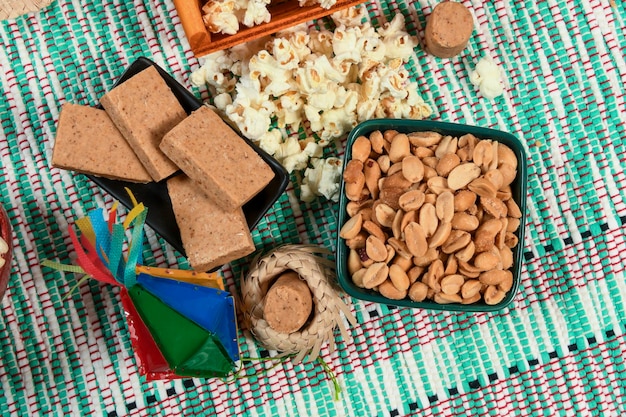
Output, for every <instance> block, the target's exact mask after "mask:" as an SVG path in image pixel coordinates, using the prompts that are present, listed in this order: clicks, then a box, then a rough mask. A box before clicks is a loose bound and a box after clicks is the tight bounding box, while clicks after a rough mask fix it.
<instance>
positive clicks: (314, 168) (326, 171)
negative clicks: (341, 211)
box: [300, 157, 342, 203]
mask: <svg viewBox="0 0 626 417" xmlns="http://www.w3.org/2000/svg"><path fill="white" fill-rule="evenodd" d="M341 164H342V163H341V159H339V158H335V157H329V158H326V159H319V158H315V159H312V160H311V167H310V168H307V169H306V170H305V171H304V179H303V180H302V186H301V188H300V199H301V200H302V201H304V202H305V203H310V202H311V201H313V200H315V198H316V197H317V196H324V197H325V198H327V199H328V200H331V201H339V193H340V188H339V181H340V180H341V172H342V170H341Z"/></svg>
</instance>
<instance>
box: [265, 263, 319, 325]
mask: <svg viewBox="0 0 626 417" xmlns="http://www.w3.org/2000/svg"><path fill="white" fill-rule="evenodd" d="M312 308H313V300H312V297H311V290H310V289H309V285H308V284H307V283H306V281H304V280H302V279H300V276H299V275H298V274H297V273H296V272H294V271H288V272H285V273H283V274H282V275H280V276H279V277H278V279H277V280H276V282H274V285H272V286H271V287H270V289H269V290H268V291H267V294H266V295H265V306H264V309H263V314H264V318H265V320H266V321H267V324H269V326H270V327H271V328H272V329H274V330H276V331H277V332H280V333H293V332H296V331H298V330H299V329H300V328H301V327H302V326H303V325H304V323H306V321H307V320H308V318H309V316H310V315H311V309H312Z"/></svg>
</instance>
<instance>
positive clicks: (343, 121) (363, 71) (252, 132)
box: [192, 0, 432, 198]
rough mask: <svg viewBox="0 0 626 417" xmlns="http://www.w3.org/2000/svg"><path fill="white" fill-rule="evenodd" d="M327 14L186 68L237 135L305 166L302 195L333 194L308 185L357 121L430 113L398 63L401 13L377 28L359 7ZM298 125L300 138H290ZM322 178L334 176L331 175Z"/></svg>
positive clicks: (407, 44) (409, 40) (404, 44)
mask: <svg viewBox="0 0 626 417" xmlns="http://www.w3.org/2000/svg"><path fill="white" fill-rule="evenodd" d="M238 1H246V0H238ZM255 1H258V0H255ZM331 17H332V18H333V20H334V21H335V23H336V30H335V31H334V32H331V31H328V30H317V29H311V30H309V29H308V28H307V26H306V25H298V26H296V27H292V28H290V29H287V30H283V31H280V32H278V33H276V34H275V35H274V36H273V37H270V38H266V39H264V40H260V41H257V42H256V43H250V44H247V47H246V48H245V49H242V48H241V47H235V48H231V49H230V50H225V51H221V52H220V53H214V54H211V55H209V56H207V57H205V62H204V63H203V64H202V66H201V68H200V69H199V70H197V71H196V72H194V73H193V74H192V82H193V83H194V84H195V85H200V84H201V83H202V82H204V83H205V84H206V85H207V86H208V87H209V89H210V90H212V92H213V93H214V94H213V96H214V97H215V99H214V103H215V106H216V107H217V108H218V109H220V111H222V113H223V114H224V115H225V117H226V118H228V119H229V120H230V122H231V123H232V124H233V125H234V126H236V128H237V129H239V130H240V131H241V133H242V134H243V135H244V136H246V137H247V138H249V139H251V140H253V141H255V142H256V143H257V144H258V145H259V146H260V147H261V148H262V149H264V150H265V151H266V152H268V153H269V154H270V155H273V156H274V157H275V158H276V159H277V160H279V161H280V162H281V163H282V164H283V166H285V168H286V169H287V170H288V171H289V172H292V171H295V170H303V169H306V170H307V171H308V170H311V171H308V172H309V177H310V178H309V177H306V175H305V177H306V178H305V180H306V181H305V182H303V184H302V187H303V195H305V196H307V195H308V194H307V193H313V194H314V195H324V196H327V195H328V196H330V195H333V194H332V192H331V191H332V190H331V189H332V187H331V186H330V185H328V184H326V185H324V186H323V187H319V186H318V185H316V184H317V183H318V182H319V181H321V180H320V179H319V178H321V177H319V175H322V172H326V171H324V170H329V169H331V168H332V164H331V165H328V166H326V165H324V164H325V163H326V162H324V161H325V159H323V158H322V154H323V148H324V147H325V146H327V145H328V144H329V143H330V142H331V141H333V140H334V139H337V138H340V137H342V136H343V135H344V134H346V133H347V132H348V131H349V130H351V129H352V128H353V127H354V126H356V125H357V124H358V123H360V122H362V121H365V120H368V119H371V118H373V117H399V118H424V117H428V116H430V114H431V113H432V110H431V108H430V106H428V104H427V103H425V102H424V100H423V99H422V97H421V96H420V95H419V92H418V86H417V83H415V82H412V81H411V80H410V79H409V72H408V71H407V69H406V68H405V67H404V64H405V59H406V58H407V57H408V56H411V54H412V53H413V48H414V47H415V46H416V45H417V40H416V39H415V38H414V37H412V36H409V34H408V33H407V32H406V31H405V29H404V17H403V16H402V15H401V14H397V15H396V16H395V17H394V18H393V19H392V20H391V21H390V22H388V23H386V24H385V25H384V26H383V27H382V28H379V29H375V28H374V27H373V26H372V25H371V23H370V22H369V21H368V19H367V12H366V10H365V8H362V9H361V8H358V7H357V8H351V9H345V10H342V11H339V12H336V13H333V14H332V15H331ZM229 67H230V68H232V71H228V68H229ZM224 94H226V95H229V96H230V100H229V99H228V97H226V96H225V95H224ZM301 129H304V130H305V133H306V135H307V139H305V140H298V139H297V138H296V137H295V135H294V134H295V133H296V132H299V130H301ZM314 160H315V161H316V162H315V164H317V165H312V164H314V162H313V161H314ZM329 164H330V162H329ZM318 170H319V171H318ZM329 172H330V171H329ZM318 177H319V178H318ZM307 178H308V179H307ZM323 178H324V180H323V181H330V179H332V178H334V180H337V181H338V179H337V178H335V176H333V175H330V174H329V173H326V174H324V175H323ZM318 180H319V181H318ZM305 189H306V191H304V190H305ZM320 190H324V191H320ZM327 198H329V197H327Z"/></svg>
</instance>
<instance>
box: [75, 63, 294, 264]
mask: <svg viewBox="0 0 626 417" xmlns="http://www.w3.org/2000/svg"><path fill="white" fill-rule="evenodd" d="M150 66H154V67H155V68H156V69H157V70H158V72H159V74H160V75H161V76H162V77H163V79H164V80H165V82H166V83H167V85H168V86H169V87H170V89H171V90H172V92H173V93H174V95H175V96H176V98H177V99H178V100H179V101H180V104H181V105H182V107H183V109H185V111H186V112H187V114H190V113H192V112H193V111H194V110H196V109H198V108H200V106H203V104H202V102H201V101H200V100H198V99H197V98H196V97H195V96H194V95H193V94H191V93H190V92H189V91H188V90H187V89H186V88H185V87H183V86H182V85H181V84H180V83H178V82H177V81H176V80H175V79H174V78H173V77H172V76H171V75H169V74H168V73H167V72H166V71H165V70H164V69H163V68H161V67H159V66H158V65H157V64H155V63H154V62H152V61H151V60H149V59H147V58H145V57H140V58H138V59H137V60H136V61H134V62H133V63H132V64H131V65H130V66H129V67H128V68H127V69H126V71H124V73H123V74H122V75H121V77H120V78H119V80H118V81H117V83H116V84H115V86H117V85H119V84H121V83H123V82H124V81H126V80H128V79H129V78H131V77H132V76H134V75H135V74H137V73H139V72H141V71H142V70H144V69H146V68H148V67H150ZM242 138H243V139H244V140H245V141H246V142H247V143H248V145H250V147H251V148H252V149H254V151H255V152H256V153H258V154H259V156H260V157H261V158H262V159H263V160H264V161H265V162H266V163H267V164H268V165H269V166H270V167H271V168H272V171H274V178H273V179H272V181H271V182H270V183H269V184H268V185H267V186H266V187H265V188H264V189H263V190H261V191H260V192H259V193H258V194H257V195H256V196H255V197H254V198H252V199H251V200H250V201H248V202H247V203H246V204H245V205H244V206H243V212H244V214H245V216H246V222H247V223H248V227H249V229H250V230H252V229H254V228H255V227H256V225H257V224H258V222H259V221H260V220H261V219H262V218H263V216H265V214H266V213H267V211H268V210H269V209H270V208H271V207H272V206H273V205H274V203H275V202H276V201H277V200H278V198H279V197H280V195H281V194H282V193H283V192H284V191H285V189H286V188H287V185H288V184H289V174H288V173H287V171H286V170H285V169H284V168H283V166H282V165H281V164H280V163H279V162H278V161H277V160H276V159H274V158H273V157H272V156H270V155H269V154H268V153H267V152H265V151H264V150H263V149H261V148H259V147H258V146H257V145H255V144H254V143H253V142H251V141H250V140H248V139H247V138H245V137H243V136H242ZM174 175H177V174H174ZM87 177H88V178H89V179H90V180H91V181H93V182H94V183H96V184H97V185H98V186H100V187H101V188H102V189H103V190H105V191H107V192H108V193H109V194H111V195H112V196H113V197H114V198H115V199H117V200H118V201H120V202H121V203H122V204H123V205H124V206H126V207H127V208H132V206H133V203H132V201H131V199H130V197H129V195H128V193H127V192H126V188H128V189H129V190H130V191H132V193H133V194H134V196H135V198H136V199H137V201H139V202H141V203H143V204H144V205H145V206H146V207H147V208H148V213H147V216H146V223H147V224H148V225H149V226H150V227H152V229H154V231H156V232H157V233H158V234H159V235H161V237H163V239H165V241H167V242H168V243H169V244H170V245H172V247H174V249H176V250H177V251H179V252H180V253H181V254H183V255H185V250H184V248H183V244H182V241H181V237H180V230H179V228H178V225H177V224H176V218H175V217H174V211H173V210H172V202H171V200H170V197H169V194H168V192H167V185H166V182H165V181H166V180H162V181H159V182H150V183H147V184H137V183H132V182H126V181H118V180H111V179H107V178H102V177H97V176H94V175H87ZM198 192H200V190H198Z"/></svg>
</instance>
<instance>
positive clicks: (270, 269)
mask: <svg viewBox="0 0 626 417" xmlns="http://www.w3.org/2000/svg"><path fill="white" fill-rule="evenodd" d="M316 252H318V253H320V252H321V250H320V248H318V247H315V246H312V245H311V246H309V245H285V246H282V247H279V248H277V249H275V250H273V251H271V252H270V253H269V254H266V255H265V256H264V257H262V258H261V259H259V260H257V261H256V262H253V266H252V268H251V269H250V271H249V273H248V275H247V276H246V277H245V279H243V280H242V282H241V301H242V305H241V310H242V312H243V314H244V327H246V328H248V330H250V332H251V333H252V334H253V335H254V337H255V338H256V340H257V341H258V342H259V343H260V344H261V345H263V346H265V347H266V348H268V349H270V350H276V351H278V352H282V353H283V354H296V356H295V358H294V362H296V363H297V362H300V361H301V360H302V359H304V357H305V356H307V355H308V360H315V358H317V356H318V354H319V351H320V349H321V347H322V345H323V344H324V343H325V342H330V347H331V351H332V349H333V348H334V338H333V333H334V330H335V329H336V328H338V329H339V331H340V332H341V334H342V336H343V337H344V339H347V338H348V334H347V331H346V329H345V327H344V326H343V323H342V320H341V315H342V314H343V316H344V317H346V319H347V320H348V321H349V322H350V323H351V324H352V325H356V319H355V318H354V316H353V315H352V313H351V312H350V309H349V307H348V305H346V304H345V303H344V301H343V300H342V299H341V298H340V297H339V295H338V294H337V292H336V291H335V289H334V288H333V285H332V283H331V282H332V281H333V280H334V278H335V272H334V267H333V266H334V265H332V263H331V262H329V261H328V260H327V259H324V258H322V257H319V256H316V255H315V253H316ZM286 270H293V271H295V272H296V273H298V275H300V277H301V278H302V279H304V280H305V281H306V282H307V284H308V285H309V288H310V289H311V292H312V295H313V302H314V305H315V312H314V314H313V318H312V320H311V322H310V323H309V324H308V325H305V327H304V328H303V329H301V330H300V331H297V332H294V333H291V334H284V333H279V332H277V331H275V330H274V329H272V328H271V327H270V326H269V324H268V323H267V321H265V319H264V318H263V304H264V297H265V294H266V292H267V289H268V283H269V281H271V279H272V278H274V277H276V276H277V275H278V274H280V273H282V272H284V271H286Z"/></svg>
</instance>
